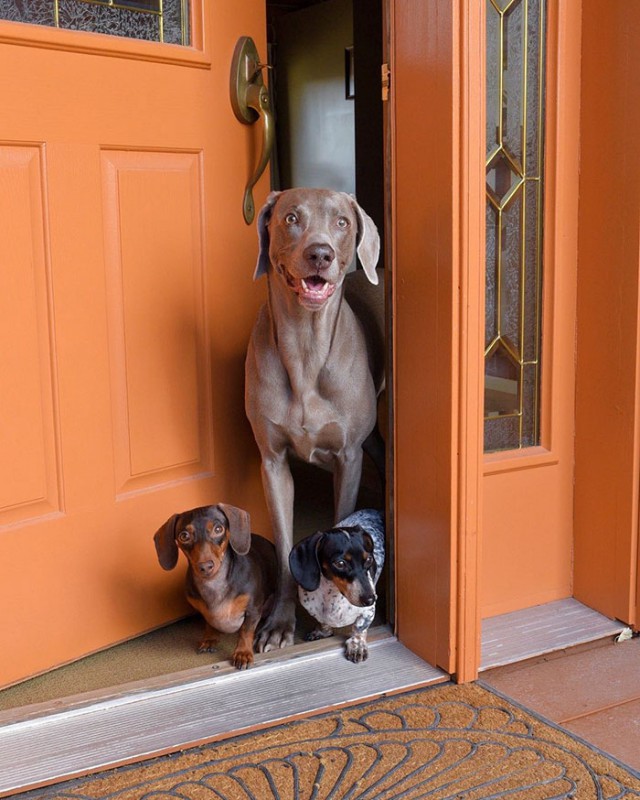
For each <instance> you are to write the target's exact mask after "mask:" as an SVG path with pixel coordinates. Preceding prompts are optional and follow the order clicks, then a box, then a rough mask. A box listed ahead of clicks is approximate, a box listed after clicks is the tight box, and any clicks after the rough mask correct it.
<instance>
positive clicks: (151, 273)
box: [101, 151, 212, 494]
mask: <svg viewBox="0 0 640 800" xmlns="http://www.w3.org/2000/svg"><path fill="white" fill-rule="evenodd" d="M101 156H102V169H103V190H104V213H105V230H106V239H105V251H106V252H105V263H106V288H107V305H108V318H109V346H110V347H109V352H110V373H111V387H112V389H111V394H112V397H111V400H112V408H113V411H112V414H113V421H114V453H115V461H116V464H115V470H116V488H117V492H118V494H121V493H123V492H130V491H136V490H139V489H144V488H150V487H153V486H156V485H157V484H158V483H163V482H166V481H169V480H177V479H181V478H193V477H194V476H197V475H198V474H200V473H204V472H209V471H211V469H212V452H211V450H212V446H211V420H212V409H211V391H210V377H209V373H210V363H209V362H210V359H209V353H208V350H207V349H206V346H205V343H206V341H207V325H206V319H205V306H204V287H205V275H204V271H203V268H204V263H203V243H204V230H203V223H202V213H201V205H202V197H203V189H204V187H203V182H202V157H201V154H198V153H149V152H144V153H141V152H138V153H134V152H130V151H127V152H124V151H103V152H102V154H101ZM158 431H162V432H163V433H162V436H157V432H158Z"/></svg>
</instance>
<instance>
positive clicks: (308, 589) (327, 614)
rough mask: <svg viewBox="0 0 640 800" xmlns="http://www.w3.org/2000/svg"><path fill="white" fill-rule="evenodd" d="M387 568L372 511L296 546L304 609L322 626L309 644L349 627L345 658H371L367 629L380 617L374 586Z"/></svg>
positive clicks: (292, 559)
mask: <svg viewBox="0 0 640 800" xmlns="http://www.w3.org/2000/svg"><path fill="white" fill-rule="evenodd" d="M383 565H384V518H383V515H382V513H381V512H379V511H375V510H373V509H363V510H362V511H355V512H354V513H353V514H350V515H349V516H348V517H346V518H345V519H343V520H342V521H341V522H339V523H338V524H337V525H336V527H335V528H332V529H331V530H328V531H318V532H317V533H314V534H312V535H311V536H307V537H306V538H305V539H303V540H302V541H301V542H299V543H298V544H297V545H295V546H294V547H293V548H292V550H291V553H290V555H289V566H290V568H291V574H292V575H293V577H294V578H295V580H296V582H297V583H298V597H299V599H300V603H301V604H302V606H303V607H304V608H305V609H306V610H307V611H308V612H309V614H311V616H312V617H314V619H316V620H317V621H318V622H319V623H320V627H318V628H317V629H316V630H314V631H312V632H311V633H310V634H308V635H307V637H306V638H307V639H308V640H314V639H324V638H325V637H327V636H331V635H332V634H333V628H344V627H346V626H348V625H351V626H352V627H351V635H350V637H349V638H348V639H347V641H346V642H345V650H346V657H347V658H348V659H349V661H353V662H354V663H358V662H360V661H364V660H365V659H366V658H367V656H368V655H369V651H368V648H367V630H368V628H369V626H370V625H371V623H372V622H373V618H374V616H375V613H376V605H375V604H376V600H377V595H376V588H375V587H376V583H377V581H378V578H379V577H380V574H381V572H382V567H383Z"/></svg>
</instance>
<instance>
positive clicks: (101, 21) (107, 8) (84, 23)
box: [0, 0, 191, 45]
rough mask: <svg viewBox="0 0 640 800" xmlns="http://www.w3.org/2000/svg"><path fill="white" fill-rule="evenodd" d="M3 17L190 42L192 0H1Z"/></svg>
mask: <svg viewBox="0 0 640 800" xmlns="http://www.w3.org/2000/svg"><path fill="white" fill-rule="evenodd" d="M0 19H8V20H11V21H13V22H29V23H31V24H33V25H49V26H52V27H55V28H65V29H67V30H76V31H91V32H92V33H103V34H108V35H110V36H125V37H128V38H130V39H147V40H149V41H152V42H164V43H166V44H181V45H189V44H190V42H191V36H190V30H189V0H0Z"/></svg>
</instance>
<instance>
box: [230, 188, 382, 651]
mask: <svg viewBox="0 0 640 800" xmlns="http://www.w3.org/2000/svg"><path fill="white" fill-rule="evenodd" d="M258 235H259V240H260V253H259V258H258V264H257V267H256V271H255V276H254V277H255V278H259V277H260V276H261V275H266V276H267V280H268V283H269V286H268V288H269V294H268V301H267V303H266V304H265V305H264V306H263V307H262V309H261V310H260V312H259V314H258V318H257V321H256V324H255V327H254V329H253V334H252V336H251V341H250V344H249V349H248V352H247V360H246V397H245V405H246V412H247V416H248V418H249V421H250V422H251V425H252V427H253V433H254V436H255V439H256V442H257V444H258V447H259V449H260V455H261V458H262V483H263V487H264V492H265V497H266V502H267V508H268V511H269V515H270V519H271V526H272V530H273V533H274V538H275V544H276V550H277V555H278V592H277V596H276V601H275V604H274V607H273V611H272V613H271V615H270V616H269V618H268V619H267V620H266V622H265V623H264V625H263V626H262V628H261V630H260V631H259V633H258V638H257V641H256V645H257V649H258V651H259V652H266V651H269V650H272V649H275V648H278V647H285V646H286V645H289V644H292V643H293V629H294V624H295V595H296V585H295V582H294V581H293V579H292V577H291V574H290V572H289V552H290V550H291V547H292V544H293V498H294V487H293V478H292V476H291V470H290V468H289V456H290V455H293V456H296V457H297V458H300V459H302V460H303V461H306V462H308V463H310V464H316V465H318V466H322V467H325V468H328V469H331V470H332V471H333V474H334V481H333V483H334V520H335V521H338V520H340V519H343V518H344V517H346V516H347V515H348V514H350V513H351V512H352V511H353V510H354V509H355V505H356V500H357V496H358V489H359V486H360V477H361V471H362V453H363V446H365V447H367V448H369V447H370V448H371V453H372V455H373V456H374V458H376V456H377V459H376V460H377V461H378V465H380V462H381V461H383V459H380V441H381V440H380V438H379V434H377V428H376V417H377V397H378V395H379V393H380V392H381V391H382V389H383V388H384V364H383V353H382V347H381V343H382V341H383V323H382V319H381V317H382V313H381V312H382V308H383V298H382V291H381V287H380V286H378V273H377V271H376V264H377V261H378V255H379V251H380V239H379V236H378V232H377V229H376V227H375V225H374V223H373V221H372V220H371V219H370V218H369V217H368V216H367V214H365V213H364V211H363V210H362V209H361V208H360V206H359V205H358V203H357V202H356V201H355V199H354V198H353V197H352V196H351V195H348V194H345V193H343V192H333V191H329V190H325V189H290V190H287V191H284V192H273V193H272V194H271V195H269V197H268V199H267V202H266V204H265V206H264V207H263V209H262V211H261V212H260V216H259V219H258ZM356 250H357V254H358V257H359V259H360V262H361V264H362V266H363V267H364V279H363V277H362V276H363V271H362V270H358V271H357V272H355V273H351V274H350V275H349V276H347V277H348V278H349V279H353V281H354V285H353V287H352V288H351V292H345V286H346V283H347V281H345V276H346V272H347V270H348V268H349V266H350V265H351V263H352V261H353V258H354V255H355V252H356ZM369 282H370V283H369ZM371 284H375V285H376V286H375V289H376V290H377V297H376V298H375V302H374V303H373V304H371V303H369V302H368V295H369V294H371V290H373V289H374V286H371ZM347 297H349V298H350V299H349V302H347V299H346V298H347ZM351 297H353V300H351ZM372 306H375V309H372ZM376 311H377V314H376ZM374 429H375V430H374ZM376 434H377V436H376Z"/></svg>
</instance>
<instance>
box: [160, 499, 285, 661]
mask: <svg viewBox="0 0 640 800" xmlns="http://www.w3.org/2000/svg"><path fill="white" fill-rule="evenodd" d="M153 538H154V542H155V546H156V552H157V553H158V561H159V562H160V565H161V566H162V568H163V569H166V570H170V569H173V568H174V567H175V565H176V564H177V563H178V548H180V550H182V552H183V553H184V554H185V556H186V558H187V561H188V563H189V566H188V569H187V577H186V585H185V590H186V595H187V600H188V601H189V603H191V605H192V606H193V607H194V608H195V609H197V610H198V611H199V612H200V613H201V614H202V616H203V617H204V619H205V630H204V636H203V639H202V641H201V642H200V644H199V646H198V652H200V653H208V652H211V651H213V650H214V648H215V645H216V643H217V641H218V633H236V631H237V632H239V636H238V643H237V645H236V649H235V651H234V653H233V656H232V659H231V660H232V662H233V665H234V666H235V667H237V668H238V669H246V668H247V667H248V666H249V665H250V664H252V663H253V640H254V636H255V632H256V628H257V626H258V624H259V623H260V621H261V619H263V617H264V616H266V614H267V613H268V611H269V610H270V608H271V604H272V601H273V593H274V590H275V586H276V575H277V569H276V557H275V548H274V546H273V544H272V543H271V542H269V541H268V540H267V539H264V538H263V537H262V536H257V535H256V534H253V533H251V528H250V519H249V514H247V512H246V511H243V510H242V509H240V508H236V507H235V506H229V505H225V504H223V503H218V505H215V506H204V507H202V508H193V509H191V510H190V511H184V512H183V513H182V514H174V515H173V516H172V517H171V518H170V519H168V520H167V521H166V522H165V523H164V525H163V526H162V527H161V528H160V529H159V530H158V531H156V534H155V536H154V537H153ZM229 545H231V546H229Z"/></svg>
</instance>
